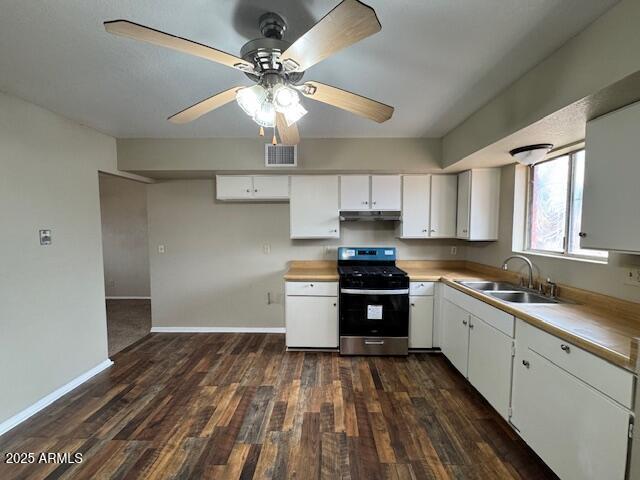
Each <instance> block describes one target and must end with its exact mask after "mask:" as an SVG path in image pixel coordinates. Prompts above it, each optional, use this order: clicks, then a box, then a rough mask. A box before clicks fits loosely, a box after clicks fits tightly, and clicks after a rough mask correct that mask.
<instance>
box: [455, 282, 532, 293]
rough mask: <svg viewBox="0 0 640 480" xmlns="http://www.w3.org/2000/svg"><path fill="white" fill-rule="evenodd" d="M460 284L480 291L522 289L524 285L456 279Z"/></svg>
mask: <svg viewBox="0 0 640 480" xmlns="http://www.w3.org/2000/svg"><path fill="white" fill-rule="evenodd" d="M458 283H459V284H460V285H464V286H465V287H469V288H473V289H474V290H479V291H481V292H493V291H497V290H506V291H514V290H515V291H520V290H524V287H520V286H518V285H515V284H513V283H507V282H477V281H475V282H472V281H463V280H460V281H458Z"/></svg>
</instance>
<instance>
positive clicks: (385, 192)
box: [371, 175, 402, 211]
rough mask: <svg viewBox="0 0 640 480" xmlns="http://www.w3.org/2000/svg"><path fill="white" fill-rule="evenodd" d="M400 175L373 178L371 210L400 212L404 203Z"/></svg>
mask: <svg viewBox="0 0 640 480" xmlns="http://www.w3.org/2000/svg"><path fill="white" fill-rule="evenodd" d="M400 191H401V186H400V176H399V175H372V176H371V208H372V209H373V210H395V211H399V210H400V206H401V203H402V199H401V193H400Z"/></svg>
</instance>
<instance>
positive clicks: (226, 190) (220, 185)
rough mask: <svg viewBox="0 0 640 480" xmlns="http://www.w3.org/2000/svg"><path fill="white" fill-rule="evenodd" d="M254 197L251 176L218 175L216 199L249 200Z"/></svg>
mask: <svg viewBox="0 0 640 480" xmlns="http://www.w3.org/2000/svg"><path fill="white" fill-rule="evenodd" d="M252 196H253V181H252V178H251V175H217V176H216V198H217V199H218V200H243V199H245V200H248V199H250V198H251V197H252Z"/></svg>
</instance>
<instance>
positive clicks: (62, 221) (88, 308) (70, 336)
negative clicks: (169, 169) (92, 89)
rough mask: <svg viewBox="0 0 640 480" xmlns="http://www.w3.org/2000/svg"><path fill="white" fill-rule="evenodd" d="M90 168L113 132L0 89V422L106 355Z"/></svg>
mask: <svg viewBox="0 0 640 480" xmlns="http://www.w3.org/2000/svg"><path fill="white" fill-rule="evenodd" d="M98 170H103V171H108V172H116V144H115V140H114V139H113V138H111V137H108V136H106V135H102V134H100V133H97V132H95V131H94V130H91V129H89V128H85V127H81V126H79V125H76V124H74V123H72V122H70V121H68V120H65V119H64V118H62V117H59V116H57V115H55V114H53V113H51V112H48V111H46V110H43V109H41V108H39V107H36V106H35V105H32V104H30V103H27V102H25V101H22V100H19V99H17V98H15V97H11V96H8V95H5V94H1V93H0V228H1V231H2V235H1V236H0V244H1V246H2V248H0V365H2V368H0V423H1V422H2V421H4V420H6V419H7V418H10V417H12V416H13V415H15V414H16V413H18V412H20V411H22V410H23V409H25V408H26V407H28V406H30V405H31V404H33V403H34V402H36V401H38V400H40V399H41V398H42V397H44V396H46V395H48V394H49V393H51V392H52V391H54V390H55V389H57V388H59V387H61V386H62V385H65V384H66V383H68V382H69V381H70V380H72V379H74V378H75V377H77V376H78V375H80V374H82V373H84V372H86V371H87V370H89V369H91V368H93V367H95V366H96V365H98V364H100V363H101V362H103V361H104V360H106V358H107V332H106V321H105V308H104V283H103V273H102V248H101V245H100V244H101V240H100V207H99V200H98ZM43 228H49V229H51V230H52V234H53V244H52V245H50V246H40V244H39V239H38V230H39V229H43Z"/></svg>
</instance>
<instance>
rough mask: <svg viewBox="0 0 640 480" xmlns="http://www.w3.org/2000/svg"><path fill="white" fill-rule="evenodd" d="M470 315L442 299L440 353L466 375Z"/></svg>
mask: <svg viewBox="0 0 640 480" xmlns="http://www.w3.org/2000/svg"><path fill="white" fill-rule="evenodd" d="M469 318H470V315H469V313H467V312H466V311H464V310H463V309H461V308H460V307H458V306H457V305H454V304H453V303H451V302H450V301H448V300H444V301H443V309H442V317H441V322H440V324H441V325H442V353H444V354H445V356H446V357H447V358H448V359H449V361H450V362H451V363H452V364H453V366H454V367H456V368H457V369H458V370H459V371H460V373H462V375H464V376H465V377H466V376H467V367H468V364H469V362H468V360H469Z"/></svg>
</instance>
